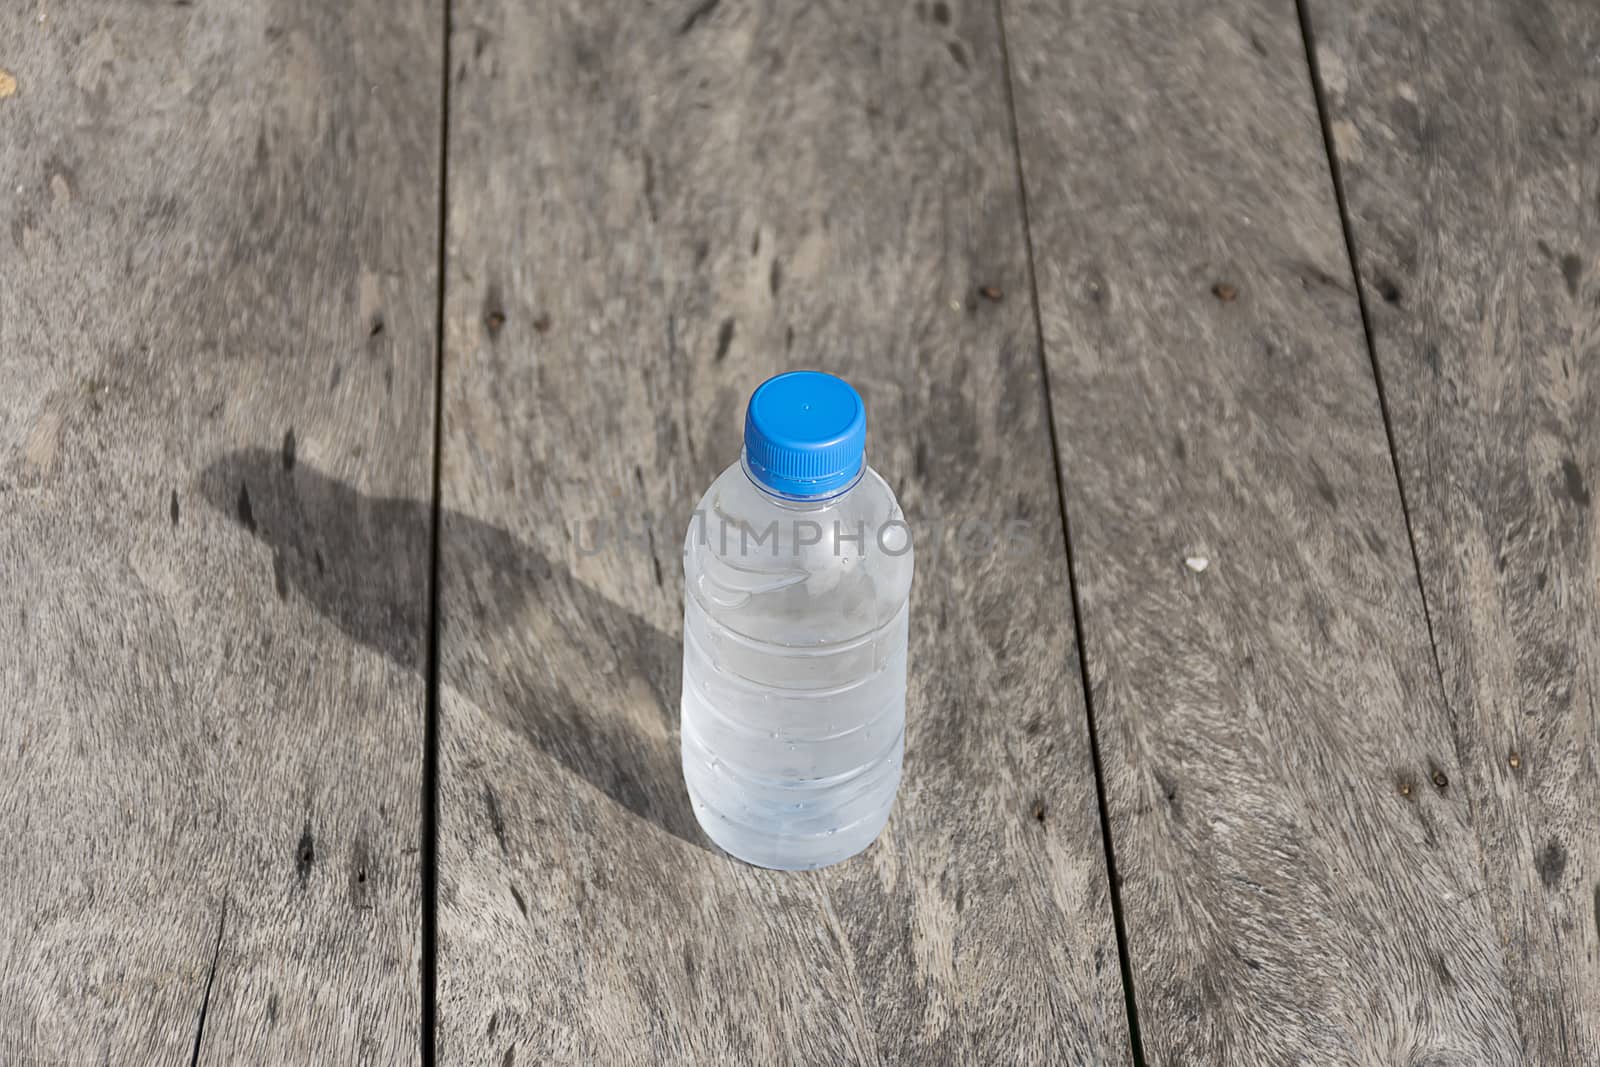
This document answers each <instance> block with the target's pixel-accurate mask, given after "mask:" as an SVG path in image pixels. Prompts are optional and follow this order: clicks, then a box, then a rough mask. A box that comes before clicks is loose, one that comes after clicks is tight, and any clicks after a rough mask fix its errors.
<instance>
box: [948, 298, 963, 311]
mask: <svg viewBox="0 0 1600 1067" xmlns="http://www.w3.org/2000/svg"><path fill="white" fill-rule="evenodd" d="M950 310H951V311H960V310H961V301H959V300H952V301H950Z"/></svg>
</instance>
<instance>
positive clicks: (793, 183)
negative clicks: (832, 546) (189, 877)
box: [439, 0, 1128, 1064]
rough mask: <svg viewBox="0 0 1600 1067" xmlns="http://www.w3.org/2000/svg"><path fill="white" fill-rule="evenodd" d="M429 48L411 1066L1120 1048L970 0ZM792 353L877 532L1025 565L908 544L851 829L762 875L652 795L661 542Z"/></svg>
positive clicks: (1019, 282) (1096, 843)
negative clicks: (431, 517) (863, 801)
mask: <svg viewBox="0 0 1600 1067" xmlns="http://www.w3.org/2000/svg"><path fill="white" fill-rule="evenodd" d="M456 20H457V30H456V33H455V35H454V37H453V38H452V44H451V51H452V56H453V57H454V59H453V63H452V65H453V70H452V82H451V119H450V129H451V135H450V140H451V154H450V178H449V186H450V189H451V207H450V222H449V228H448V232H449V254H448V263H449V266H448V286H447V289H448V295H447V298H446V308H447V322H446V337H447V348H446V368H445V383H446V384H445V389H446V392H445V404H446V413H445V444H444V476H443V481H444V484H443V500H444V504H445V506H446V512H445V515H444V518H443V527H442V531H443V533H442V537H441V554H442V558H441V597H442V610H441V625H442V646H441V654H442V665H441V673H442V679H443V688H442V691H441V704H442V719H441V746H442V747H441V816H440V823H441V827H440V829H441V840H440V849H439V853H440V916H439V927H440V947H439V970H440V977H439V1001H440V1007H439V1011H440V1020H439V1027H440V1048H441V1050H442V1051H441V1056H442V1057H443V1058H449V1059H460V1060H464V1061H467V1062H480V1061H481V1062H507V1063H509V1062H511V1061H512V1059H513V1058H514V1059H515V1061H516V1062H517V1063H523V1062H530V1063H537V1062H597V1063H599V1062H604V1063H643V1062H664V1063H682V1062H706V1063H721V1062H752V1063H790V1062H794V1063H880V1062H882V1063H930V1064H931V1063H973V1062H996V1063H1024V1062H1026V1063H1052V1064H1054V1063H1105V1062H1127V1059H1128V1038H1127V1032H1126V1029H1125V1024H1124V1019H1123V1006H1122V1005H1123V1000H1122V990H1121V987H1120V979H1119V975H1118V963H1117V950H1116V944H1115V937H1114V932H1113V928H1112V924H1111V917H1110V910H1109V904H1108V899H1107V883H1106V877H1105V871H1104V863H1103V856H1102V850H1101V844H1100V839H1099V834H1098V827H1097V810H1096V803H1095V795H1094V784H1093V772H1092V768H1091V762H1090V756H1089V749H1088V738H1087V731H1086V723H1085V719H1084V715H1083V705H1082V703H1081V699H1082V698H1081V695H1080V694H1081V689H1080V686H1079V678H1078V674H1077V665H1076V660H1075V657H1074V650H1073V647H1072V623H1071V616H1070V603H1069V598H1068V595H1067V583H1066V570H1065V564H1064V553H1063V549H1062V541H1061V531H1060V526H1059V509H1058V503H1057V499H1056V496H1055V494H1054V492H1053V489H1052V486H1051V477H1052V476H1051V460H1050V452H1049V441H1048V432H1047V428H1046V425H1045V422H1044V417H1043V404H1042V392H1041V388H1040V370H1039V367H1038V364H1037V361H1036V353H1035V350H1034V339H1033V324H1032V317H1031V315H1030V313H1029V309H1028V302H1027V298H1026V278H1027V273H1026V252H1025V249H1024V244H1023V240H1022V229H1021V220H1020V209H1019V202H1018V194H1017V187H1016V182H1015V174H1014V164H1013V157H1012V155H1011V151H1012V149H1011V145H1010V143H1009V135H1008V132H1007V131H1008V123H1007V115H1006V110H1005V108H1006V103H1005V85H1004V82H1003V80H1002V79H1003V72H1002V64H1001V55H1000V48H999V39H998V34H997V26H996V23H995V20H994V13H993V11H992V10H989V9H987V8H982V7H977V8H974V9H972V10H967V11H962V12H960V13H959V14H958V13H956V12H955V11H954V9H953V8H952V7H951V6H949V5H946V4H944V3H929V4H918V5H912V4H906V5H903V6H897V7H896V8H895V9H893V10H890V9H889V8H886V7H884V6H881V5H865V6H862V7H855V8H849V7H839V6H835V7H832V8H826V7H823V6H818V5H792V4H783V3H775V2H774V3H755V4H747V5H733V4H722V5H718V4H716V3H700V2H696V3H689V2H679V3H674V4H665V5H658V6H654V7H647V8H640V7H639V6H638V5H636V4H633V3H627V2H622V0H613V2H589V3H578V2H576V0H572V2H565V3H558V2H545V3H539V4H522V3H508V2H504V0H469V2H465V3H463V4H459V5H458V7H457V11H456ZM980 286H994V287H997V289H998V290H999V291H998V292H997V293H995V294H991V295H993V296H996V297H997V299H987V298H984V297H982V296H980V295H978V293H977V290H978V288H979V287H980ZM795 366H818V367H821V368H824V369H828V370H832V371H835V372H839V373H842V374H844V375H846V376H848V377H849V378H851V379H852V380H853V381H854V382H855V383H856V384H857V385H858V386H859V387H860V388H861V389H862V391H863V393H864V394H865V397H866V400H867V404H868V410H869V412H870V420H871V431H870V436H871V441H870V444H869V448H870V453H869V458H870V461H871V462H872V463H874V464H875V465H876V466H877V467H878V469H880V470H881V471H883V472H884V473H885V475H886V476H887V477H888V479H889V480H890V481H891V483H892V484H894V485H895V486H896V487H897V488H898V489H899V491H900V493H901V500H902V502H903V503H904V505H905V506H906V508H907V509H908V512H909V513H910V514H911V515H912V517H913V519H917V518H919V517H920V518H923V519H927V520H932V519H936V518H942V519H944V520H946V521H948V522H954V521H957V520H960V519H962V518H973V519H976V520H979V521H988V522H993V523H996V524H998V523H1000V522H1002V521H1003V520H1006V519H1016V520H1019V521H1020V522H1021V523H1023V524H1025V525H1026V526H1027V530H1028V534H1029V535H1030V536H1029V537H1026V538H1023V539H1022V540H1023V541H1024V542H1026V543H1025V544H1024V547H1025V548H1026V549H1029V550H1030V551H1028V552H1026V553H1021V552H1019V553H1017V554H1016V555H1007V554H1004V553H1000V552H997V551H989V552H983V551H974V552H971V553H970V554H966V555H963V554H959V553H957V552H955V551H954V550H953V549H950V548H946V550H945V551H944V552H943V553H942V554H937V555H936V554H935V552H934V551H933V550H932V547H931V546H930V545H928V544H925V545H924V548H923V549H919V551H920V552H923V554H922V555H920V556H919V560H918V565H919V573H920V577H919V579H918V585H917V588H916V592H915V594H914V597H915V602H914V605H913V616H912V618H913V623H912V631H913V632H912V638H911V640H912V646H911V657H912V662H913V664H914V666H913V668H912V672H911V688H910V726H909V735H908V741H907V755H906V777H905V782H904V786H903V789H902V792H901V795H900V801H899V806H898V808H897V810H896V813H895V815H894V817H893V819H892V821H891V824H890V827H889V829H888V830H887V831H886V833H885V836H884V837H883V838H882V839H881V840H880V841H879V842H878V843H877V844H876V845H875V846H874V847H873V848H872V849H871V850H870V851H869V852H868V853H867V854H865V855H864V856H862V857H859V858H857V859H855V860H853V861H851V862H849V863H846V864H844V865H841V866H839V867H836V868H832V869H828V870H824V871H821V872H814V873H807V874H779V873H774V872H769V871H761V870H756V869H753V868H748V867H745V866H742V865H740V864H738V863H736V862H734V861H732V860H730V859H728V858H726V857H724V856H722V855H721V854H719V853H716V852H715V851H713V850H711V848H710V846H709V845H707V844H706V843H705V842H704V840H703V839H702V838H701V836H700V835H699V832H698V830H697V829H696V827H695V825H694V822H693V818H692V815H691V813H690V812H689V810H688V803H687V798H686V797H685V795H684V793H683V786H682V778H681V773H680V770H679V762H678V761H679V757H678V740H677V734H676V731H677V719H678V695H679V694H678V685H679V671H680V659H679V657H680V654H681V653H680V649H679V642H678V635H679V632H680V626H681V618H682V586H681V566H680V560H679V545H680V544H681V539H682V538H683V535H684V531H685V530H686V529H687V527H688V524H689V516H690V511H691V509H692V508H693V507H694V505H695V503H696V501H697V499H698V497H699V494H700V492H701V491H702V490H703V489H704V488H705V487H706V486H708V485H709V484H710V483H711V481H712V479H713V478H714V476H715V475H716V474H717V473H718V472H719V471H721V470H722V469H723V467H725V466H726V465H727V464H728V463H730V462H733V461H734V460H735V459H736V458H737V456H738V452H739V441H740V430H741V420H742V414H743V403H744V399H745V397H746V395H747V394H748V392H749V390H750V389H752V388H753V387H754V386H755V385H756V384H758V383H759V382H760V381H761V380H762V379H763V378H764V377H765V376H767V375H768V374H770V373H773V372H775V371H777V370H779V369H783V368H788V367H795ZM597 519H598V520H604V521H606V522H608V523H609V524H611V528H612V533H613V536H610V537H608V538H607V539H606V541H605V542H604V543H603V544H602V543H600V542H598V541H597V539H596V537H595V532H596V531H595V527H594V526H593V525H592V524H591V522H592V520H597ZM617 520H622V521H623V522H625V523H626V525H627V527H628V529H629V530H630V531H631V532H632V533H633V535H634V537H635V540H634V541H633V542H632V543H629V544H619V543H618V539H617V538H616V536H614V534H615V527H616V524H617ZM580 523H581V524H582V525H581V527H580V526H579V525H578V524H580Z"/></svg>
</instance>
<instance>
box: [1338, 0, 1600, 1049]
mask: <svg viewBox="0 0 1600 1067" xmlns="http://www.w3.org/2000/svg"><path fill="white" fill-rule="evenodd" d="M1311 10H1312V21H1313V22H1314V24H1315V30H1316V39H1317V41H1318V42H1319V48H1318V53H1317V54H1318V59H1319V64H1318V65H1319V68H1320V71H1321V74H1322V80H1323V84H1324V89H1325V96H1326V100H1327V103H1328V108H1329V118H1330V125H1331V129H1332V130H1333V135H1334V136H1333V142H1334V145H1335V147H1336V150H1337V151H1338V154H1339V159H1340V163H1341V170H1342V174H1343V179H1344V187H1345V194H1346V198H1347V204H1348V208H1349V216H1350V225H1351V229H1352V232H1353V235H1354V239H1355V246H1356V248H1357V250H1358V262H1359V267H1360V277H1361V279H1362V282H1363V285H1364V287H1365V291H1366V294H1367V307H1368V310H1369V316H1370V322H1371V329H1372V337H1373V342H1374V346H1375V349H1376V355H1377V358H1378V361H1379V365H1380V368H1381V370H1382V374H1383V382H1384V387H1385V394H1386V397H1387V401H1388V405H1389V411H1390V415H1391V419H1392V422H1393V426H1394V437H1395V443H1396V449H1397V452H1398V457H1399V465H1400V470H1401V474H1402V476H1403V479H1404V485H1405V487H1406V490H1407V495H1408V499H1409V503H1410V508H1411V519H1412V526H1413V529H1414V531H1415V534H1416V540H1417V551H1418V556H1419V559H1420V561H1421V566H1422V575H1423V579H1424V586H1425V590H1426V595H1427V600H1428V606H1429V609H1430V611H1431V615H1432V620H1433V629H1434V636H1435V638H1436V640H1437V644H1438V656H1439V663H1440V667H1441V669H1442V672H1443V678H1444V685H1445V693H1446V699H1447V701H1448V703H1449V705H1450V708H1451V711H1452V714H1453V716H1454V721H1455V723H1456V731H1457V742H1458V746H1459V751H1460V762H1461V770H1462V774H1461V779H1460V780H1461V782H1462V784H1463V785H1464V786H1465V787H1466V788H1467V790H1468V796H1469V797H1470V798H1471V800H1472V803H1473V808H1474V816H1475V820H1476V823H1477V826H1478V832H1479V836H1480V838H1481V840H1482V841H1483V845H1484V854H1485V868H1486V871H1487V877H1488V883H1489V890H1490V894H1489V898H1488V899H1489V901H1490V905H1491V907H1492V909H1493V911H1494V915H1495V918H1496V921H1497V923H1498V926H1499V932H1500V937H1501V940H1502V942H1503V943H1504V944H1505V946H1506V948H1505V952H1506V960H1507V970H1508V977H1509V980H1510V982H1511V990H1512V995H1513V1005H1514V1007H1515V1009H1516V1015H1517V1017H1518V1018H1519V1019H1520V1021H1521V1032H1522V1038H1523V1045H1524V1047H1525V1049H1526V1051H1527V1057H1528V1061H1529V1062H1530V1063H1538V1064H1593V1063H1597V1062H1600V817H1597V812H1600V778H1597V759H1600V712H1597V710H1596V702H1597V700H1600V534H1597V530H1596V524H1597V520H1596V510H1595V507H1594V503H1593V497H1594V493H1595V491H1596V490H1595V489H1594V487H1595V486H1596V485H1597V484H1600V272H1597V269H1596V264H1597V263H1600V170H1597V163H1600V8H1596V7H1595V5H1594V4H1592V3H1584V2H1549V3H1527V4H1513V3H1487V2H1472V3H1450V4H1445V3H1437V2H1424V3H1416V4H1412V3H1405V4H1398V3H1382V2H1369V0H1368V2H1358V3H1353V4H1348V5H1346V4H1314V5H1312V8H1311Z"/></svg>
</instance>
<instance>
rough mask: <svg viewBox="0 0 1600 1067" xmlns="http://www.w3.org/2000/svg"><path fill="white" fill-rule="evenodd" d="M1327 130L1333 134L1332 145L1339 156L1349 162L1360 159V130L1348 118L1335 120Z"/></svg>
mask: <svg viewBox="0 0 1600 1067" xmlns="http://www.w3.org/2000/svg"><path fill="white" fill-rule="evenodd" d="M1329 131H1330V132H1331V133H1332V134H1333V147H1334V149H1335V150H1336V151H1337V152H1338V153H1339V158H1341V159H1344V160H1347V161H1349V162H1356V161H1359V160H1360V159H1361V155H1362V153H1361V131H1360V130H1359V129H1357V128H1356V124H1355V123H1353V122H1351V121H1350V120H1349V119H1340V120H1339V121H1337V122H1335V123H1334V124H1333V125H1332V126H1331V127H1329Z"/></svg>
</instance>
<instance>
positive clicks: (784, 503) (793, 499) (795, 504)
mask: <svg viewBox="0 0 1600 1067" xmlns="http://www.w3.org/2000/svg"><path fill="white" fill-rule="evenodd" d="M739 469H740V470H741V471H743V472H744V476H745V477H746V478H748V479H749V480H750V484H751V485H753V486H755V487H756V488H757V489H759V490H760V491H761V494H762V495H763V496H765V497H766V498H767V499H768V500H771V501H772V502H773V503H775V504H777V505H778V506H779V507H781V508H785V509H787V510H790V511H819V510H821V509H822V508H824V507H827V506H828V505H830V504H834V503H837V502H838V501H839V500H840V499H842V498H843V497H844V495H845V494H846V493H848V492H850V490H852V489H854V488H855V487H856V486H858V485H860V484H861V479H862V478H864V477H866V474H867V461H866V459H865V457H863V458H862V460H861V469H860V470H858V471H856V476H855V477H854V478H852V479H850V481H849V482H848V483H847V484H845V485H842V486H840V487H839V488H838V489H834V490H832V491H831V492H827V493H823V494H822V495H820V496H790V495H789V494H788V493H780V492H777V491H776V490H774V489H773V488H772V487H771V486H769V485H766V484H764V483H763V482H762V481H761V479H760V478H757V477H756V476H755V474H754V473H753V472H752V471H751V470H750V460H749V455H748V454H747V453H746V452H745V451H744V450H743V449H740V450H739Z"/></svg>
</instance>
